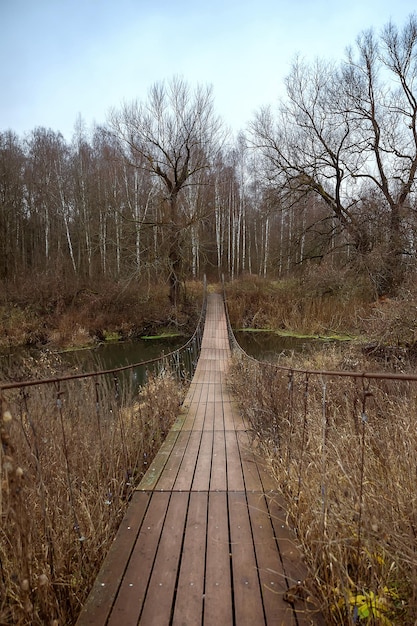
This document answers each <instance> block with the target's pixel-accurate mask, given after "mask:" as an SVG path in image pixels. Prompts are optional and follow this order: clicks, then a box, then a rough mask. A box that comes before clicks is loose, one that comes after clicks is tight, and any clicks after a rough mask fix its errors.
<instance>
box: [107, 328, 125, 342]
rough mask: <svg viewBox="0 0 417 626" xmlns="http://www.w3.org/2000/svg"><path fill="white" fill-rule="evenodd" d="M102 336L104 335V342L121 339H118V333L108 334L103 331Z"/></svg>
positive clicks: (108, 332)
mask: <svg viewBox="0 0 417 626" xmlns="http://www.w3.org/2000/svg"><path fill="white" fill-rule="evenodd" d="M103 335H104V340H105V341H106V342H107V341H108V342H111V341H120V339H121V337H120V333H118V332H110V331H108V330H104V331H103Z"/></svg>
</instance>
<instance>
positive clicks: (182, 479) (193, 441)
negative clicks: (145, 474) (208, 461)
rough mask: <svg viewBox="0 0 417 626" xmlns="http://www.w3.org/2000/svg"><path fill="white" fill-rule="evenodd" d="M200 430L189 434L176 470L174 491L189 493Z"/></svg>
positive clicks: (199, 443)
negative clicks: (185, 448)
mask: <svg viewBox="0 0 417 626" xmlns="http://www.w3.org/2000/svg"><path fill="white" fill-rule="evenodd" d="M202 432H203V431H202V430H193V431H191V432H190V438H189V440H188V445H187V450H186V451H185V454H184V457H183V459H182V462H181V467H180V468H179V470H178V474H177V478H176V480H175V484H174V490H175V491H190V490H191V485H192V482H193V478H194V470H195V466H196V461H197V457H198V452H199V449H200V445H201V435H202Z"/></svg>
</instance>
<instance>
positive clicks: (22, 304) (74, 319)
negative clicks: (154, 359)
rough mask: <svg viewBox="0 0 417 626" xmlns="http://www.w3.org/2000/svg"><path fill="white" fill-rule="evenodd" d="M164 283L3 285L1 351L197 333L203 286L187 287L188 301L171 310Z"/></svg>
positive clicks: (44, 280)
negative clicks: (166, 333) (170, 332)
mask: <svg viewBox="0 0 417 626" xmlns="http://www.w3.org/2000/svg"><path fill="white" fill-rule="evenodd" d="M168 293H169V288H168V285H166V284H164V283H158V282H154V283H151V284H149V283H145V282H142V283H141V282H137V281H131V282H126V283H122V282H114V281H113V282H112V281H108V280H107V281H106V280H103V281H102V282H101V283H100V284H89V283H76V282H74V283H68V284H67V283H62V281H60V280H59V277H57V276H49V275H45V276H37V277H33V278H32V280H30V277H29V279H28V278H25V279H22V281H20V283H19V285H18V286H12V287H11V286H7V285H1V284H0V347H14V346H18V345H48V346H50V347H56V346H59V347H62V346H64V347H67V346H75V345H83V346H85V345H89V344H92V343H94V342H96V341H98V340H99V341H103V340H104V338H105V335H106V333H111V334H112V335H116V336H118V337H120V338H121V339H132V338H137V337H139V336H141V335H143V334H145V335H150V334H159V333H160V332H161V329H171V330H172V329H174V330H176V331H179V332H182V333H183V334H185V335H186V334H189V333H190V332H192V331H193V330H194V328H195V325H196V322H197V319H198V316H199V312H200V308H201V302H202V286H201V283H199V282H189V283H187V284H186V285H185V288H184V300H183V301H182V303H181V305H180V306H178V307H177V308H173V307H172V306H171V304H170V303H169V298H168Z"/></svg>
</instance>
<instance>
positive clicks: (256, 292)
mask: <svg viewBox="0 0 417 626" xmlns="http://www.w3.org/2000/svg"><path fill="white" fill-rule="evenodd" d="M355 278H356V277H354V276H351V275H349V274H347V273H346V275H345V276H342V275H341V272H340V270H337V271H336V270H332V269H331V268H329V269H328V270H327V271H325V270H320V271H318V270H317V269H315V270H311V271H309V272H306V273H305V274H304V275H303V276H302V277H299V278H292V279H286V280H282V281H270V280H265V279H261V278H258V277H255V276H248V277H246V278H244V279H241V280H237V281H235V282H233V283H230V284H228V285H227V304H228V310H229V316H230V320H231V324H232V327H233V328H270V329H283V330H287V331H296V332H298V333H305V334H317V335H325V334H328V333H338V332H341V333H352V334H361V333H362V332H363V331H364V326H365V325H364V321H363V320H364V319H365V318H367V317H368V315H369V311H370V303H371V299H372V297H371V295H370V293H368V291H367V289H366V285H364V284H363V283H361V282H360V281H358V280H357V279H355Z"/></svg>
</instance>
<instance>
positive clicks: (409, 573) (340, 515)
mask: <svg viewBox="0 0 417 626" xmlns="http://www.w3.org/2000/svg"><path fill="white" fill-rule="evenodd" d="M344 278H345V280H344V281H342V283H339V284H337V281H335V282H334V286H333V287H332V286H331V283H332V280H331V279H332V276H331V275H330V276H329V275H321V276H320V277H317V279H316V280H315V279H314V276H313V275H310V277H309V282H308V283H306V282H305V279H303V280H295V281H292V282H291V283H290V282H284V283H272V282H267V283H263V282H260V281H258V280H253V279H251V280H249V281H246V282H245V283H244V285H243V288H242V289H241V290H239V288H238V285H237V284H236V285H234V286H231V288H228V290H227V294H228V296H227V297H228V303H229V304H230V312H231V316H232V317H233V319H234V323H235V324H236V325H237V326H240V325H241V324H242V322H244V323H246V324H247V325H254V321H255V323H256V320H259V319H262V320H263V321H262V325H264V326H270V327H272V328H274V327H275V328H277V327H279V326H280V325H282V326H284V327H286V328H290V329H292V330H298V329H299V327H298V326H297V324H300V326H301V329H302V330H303V331H307V332H317V331H319V332H323V331H325V330H329V329H330V330H332V331H335V330H336V331H341V332H347V331H348V332H351V333H355V334H357V333H361V334H362V335H364V334H365V333H366V338H367V341H366V342H362V343H361V342H353V343H352V344H351V345H346V344H344V345H343V346H339V347H337V346H334V345H324V346H323V348H322V350H318V351H317V352H316V353H315V354H314V355H310V356H308V357H306V356H303V355H292V356H290V357H286V358H285V357H282V356H281V357H280V359H279V365H280V366H281V367H284V368H287V369H279V368H277V367H276V366H275V365H271V364H261V363H258V362H256V361H254V360H253V359H250V358H248V357H245V356H243V355H242V354H241V353H239V352H238V353H237V355H236V357H235V360H234V365H233V367H232V370H231V374H230V381H229V382H230V385H231V388H232V390H233V392H234V393H235V394H236V397H237V398H238V399H239V403H240V406H241V409H242V411H243V412H244V414H245V416H246V417H247V418H248V419H249V422H250V425H251V429H252V431H253V436H254V441H256V442H257V445H258V446H259V447H260V449H261V450H262V451H263V453H264V454H265V455H266V457H267V458H268V459H269V461H270V465H271V468H272V470H273V472H274V474H275V475H276V478H277V481H278V484H279V485H280V488H281V489H282V492H283V494H284V495H285V498H286V502H287V507H288V513H289V516H290V518H291V520H292V522H293V524H294V526H295V528H296V529H297V532H298V537H299V539H300V542H301V543H302V546H303V550H304V553H305V555H306V558H307V560H308V562H309V566H310V568H311V573H312V576H313V578H314V579H315V581H316V585H317V590H318V593H319V594H320V595H321V597H322V604H323V610H324V611H325V613H326V615H327V620H328V623H329V624H335V625H336V624H337V625H340V624H350V623H352V619H355V615H356V619H357V621H358V622H359V623H363V624H378V625H380V624H382V625H385V626H388V625H389V624H398V625H399V624H404V625H407V624H411V623H415V620H416V619H417V575H416V571H417V569H416V567H417V555H416V551H415V546H416V534H415V533H416V519H417V508H416V498H415V467H416V465H417V438H416V432H417V423H416V417H415V416H416V414H417V406H416V385H417V382H406V381H398V380H397V381H390V380H373V379H371V380H368V379H365V378H363V376H362V374H361V373H362V372H364V371H367V372H370V371H373V372H375V371H381V370H384V371H385V372H393V373H394V372H397V373H398V372H401V373H403V374H406V373H410V374H413V373H414V369H415V368H414V364H415V332H416V326H415V324H416V321H415V320H416V317H415V315H414V314H413V313H414V311H415V310H416V307H417V294H416V291H415V288H414V289H413V280H412V277H410V281H409V284H408V286H404V289H403V290H402V291H401V292H400V293H399V295H398V296H397V298H395V299H394V298H393V299H380V300H377V301H374V302H371V298H369V296H367V291H366V289H364V288H363V284H361V283H360V281H359V283H357V284H355V281H354V280H351V281H349V280H348V277H346V276H345V277H344ZM369 293H370V292H369V291H368V294H369ZM349 294H351V299H349ZM297 369H299V370H302V371H304V372H305V371H306V370H307V371H308V370H310V371H311V370H316V371H317V370H318V371H345V372H346V371H354V372H355V371H356V372H357V376H354V375H353V376H351V377H338V376H330V375H325V374H321V375H320V374H313V373H310V374H309V373H297Z"/></svg>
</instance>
